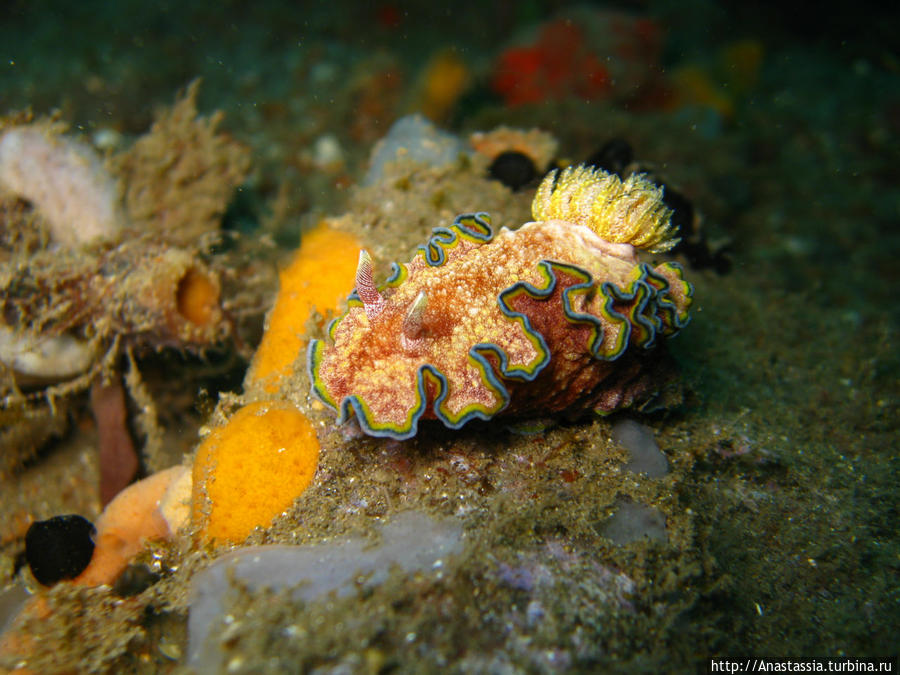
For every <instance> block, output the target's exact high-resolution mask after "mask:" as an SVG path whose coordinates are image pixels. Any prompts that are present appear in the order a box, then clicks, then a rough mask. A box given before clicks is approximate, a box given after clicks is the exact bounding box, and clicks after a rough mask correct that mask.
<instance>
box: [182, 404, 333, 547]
mask: <svg viewBox="0 0 900 675" xmlns="http://www.w3.org/2000/svg"><path fill="white" fill-rule="evenodd" d="M318 460H319V441H318V439H317V438H316V432H315V429H314V428H313V425H312V423H311V422H310V421H309V420H308V419H307V418H306V416H305V415H304V414H303V413H301V412H300V411H299V410H297V408H295V407H294V406H292V405H291V404H289V403H281V402H274V401H267V402H258V403H251V404H250V405H247V406H244V407H243V408H241V409H240V410H238V411H237V412H236V413H235V414H234V415H233V416H232V417H231V419H230V420H229V421H228V423H227V424H226V425H225V426H222V427H219V428H218V429H216V430H215V431H213V432H212V433H211V434H210V435H209V437H208V438H207V439H206V440H205V441H203V443H202V444H201V445H200V447H199V448H198V449H197V455H196V457H195V458H194V482H193V495H192V512H193V519H194V523H195V524H196V525H198V526H199V530H198V533H199V535H200V537H201V538H202V539H204V540H207V541H209V540H213V541H214V540H220V541H227V542H233V543H238V542H241V541H243V540H244V539H246V538H247V536H248V535H249V534H250V532H252V531H253V528H255V527H266V526H268V525H269V524H270V523H271V522H272V519H273V518H274V517H275V516H277V515H278V514H279V513H281V512H282V511H284V510H285V509H287V508H289V507H290V505H291V504H292V503H293V501H294V499H296V498H297V497H298V496H299V495H300V494H301V493H302V492H303V491H304V490H305V489H306V488H307V486H308V485H309V484H310V482H311V481H312V479H313V476H314V475H315V472H316V465H317V464H318Z"/></svg>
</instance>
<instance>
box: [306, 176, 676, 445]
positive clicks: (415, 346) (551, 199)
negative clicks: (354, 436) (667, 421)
mask: <svg viewBox="0 0 900 675" xmlns="http://www.w3.org/2000/svg"><path fill="white" fill-rule="evenodd" d="M532 214H533V217H534V219H535V222H530V223H527V224H525V225H523V226H522V227H520V228H519V229H517V230H514V231H513V230H508V229H506V228H502V229H501V230H500V232H499V233H498V234H497V235H496V236H494V235H493V232H492V230H491V227H490V219H489V217H488V215H487V214H485V213H476V214H466V215H461V216H458V217H457V218H456V220H455V221H454V222H453V224H452V225H451V226H450V227H438V228H435V229H434V231H433V233H432V236H431V238H430V240H429V241H428V242H427V243H426V244H425V245H423V246H420V247H419V248H418V250H417V251H416V255H415V256H414V257H413V259H412V261H410V262H409V263H406V264H397V263H394V264H393V272H392V274H391V276H390V278H389V279H388V280H387V281H386V282H385V283H384V284H383V285H382V286H380V287H376V286H375V284H374V282H373V278H372V275H373V268H372V260H371V258H370V257H369V255H368V254H367V253H366V252H365V251H362V252H361V253H360V257H359V266H358V270H357V275H356V289H355V291H354V292H353V293H351V295H350V297H349V298H348V309H347V312H346V313H345V314H344V315H343V316H342V317H340V318H338V319H336V320H335V321H334V322H332V324H331V325H330V326H329V329H328V339H327V340H325V341H321V340H313V341H311V342H310V345H309V350H308V364H309V371H310V381H311V383H312V390H313V393H314V394H315V395H316V396H317V397H318V398H319V399H321V400H322V401H323V402H324V403H325V404H326V405H328V406H329V407H331V408H332V409H334V410H335V411H336V412H337V413H338V415H339V421H340V422H344V421H346V420H348V419H350V418H353V417H355V418H356V420H357V421H358V422H359V425H360V427H361V428H362V430H363V431H365V432H366V433H367V434H369V435H372V436H387V437H390V438H395V439H400V440H402V439H406V438H410V437H412V436H414V435H415V434H416V432H417V431H418V426H419V421H420V420H423V419H439V420H441V421H442V422H443V423H444V424H445V425H446V426H447V427H450V428H452V429H458V428H460V427H462V426H463V425H464V424H466V422H468V421H470V420H472V419H475V418H478V419H482V420H487V419H490V418H492V417H494V416H502V417H505V418H509V419H513V420H515V419H519V420H523V419H524V420H527V419H529V418H536V417H547V416H548V415H552V414H555V413H564V414H566V415H568V416H574V415H577V414H580V413H583V412H586V411H588V410H594V411H596V412H598V413H601V414H603V413H608V412H611V411H613V410H616V409H619V408H623V407H627V406H628V405H631V404H633V403H635V402H636V399H637V398H639V397H640V396H641V395H644V394H646V393H647V392H648V391H649V389H651V388H652V381H653V376H654V373H653V366H654V364H655V363H656V362H657V359H655V358H653V355H654V354H655V353H656V352H657V351H658V350H657V346H658V344H659V342H660V341H661V340H660V338H662V337H667V336H671V335H673V334H675V333H676V332H678V331H679V330H680V329H681V328H682V327H683V326H685V324H686V323H687V322H688V318H689V317H688V310H689V308H690V305H691V295H692V287H691V285H690V284H689V283H687V282H686V281H685V280H684V278H683V274H682V270H681V267H680V266H679V265H677V264H676V263H671V262H665V263H663V264H661V265H659V266H657V267H651V266H650V265H648V264H646V263H643V262H640V260H639V259H638V256H637V249H639V248H640V249H643V250H646V251H649V252H663V251H666V250H668V249H670V248H672V247H673V246H674V245H675V244H676V243H677V242H678V238H677V232H676V230H675V229H674V228H673V226H672V225H671V223H670V215H671V212H670V210H669V209H668V208H667V207H666V206H665V204H664V203H663V200H662V189H661V188H659V187H657V186H656V185H654V184H653V183H651V182H650V181H648V180H647V179H646V178H644V177H643V176H639V175H636V176H631V177H629V178H628V179H627V180H625V181H622V180H620V179H619V178H618V176H616V175H614V174H607V173H605V172H603V171H600V170H593V169H590V168H588V167H584V166H576V167H570V168H567V169H566V170H564V171H563V172H562V173H561V174H560V173H558V172H554V173H552V174H549V175H548V176H547V177H545V178H544V181H543V182H542V183H541V185H540V187H539V188H538V190H537V193H536V195H535V198H534V202H533V203H532ZM326 342H327V343H328V344H326ZM648 383H649V384H648Z"/></svg>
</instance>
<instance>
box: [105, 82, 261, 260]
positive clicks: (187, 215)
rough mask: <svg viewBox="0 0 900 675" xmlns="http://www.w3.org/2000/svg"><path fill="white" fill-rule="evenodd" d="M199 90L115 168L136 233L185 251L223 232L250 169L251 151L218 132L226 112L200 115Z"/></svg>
mask: <svg viewBox="0 0 900 675" xmlns="http://www.w3.org/2000/svg"><path fill="white" fill-rule="evenodd" d="M199 85H200V80H199V79H197V80H194V81H193V82H192V83H191V84H189V85H188V87H187V89H186V90H185V91H184V93H183V94H182V95H181V96H179V97H178V98H177V99H176V101H175V105H174V106H173V107H172V108H171V109H167V110H164V111H163V112H161V113H160V114H159V116H158V117H157V119H156V121H155V122H154V123H153V126H152V127H151V129H150V132H149V133H147V134H145V135H144V136H142V137H141V138H139V139H138V140H137V142H136V143H135V144H134V145H133V146H132V147H131V148H129V149H128V150H126V151H125V152H124V153H122V154H120V155H118V156H117V157H114V158H113V162H112V163H113V168H114V171H115V173H117V174H118V175H119V176H121V178H122V179H123V182H124V184H125V185H126V188H125V194H124V201H125V207H126V209H127V211H128V215H129V218H130V221H131V225H132V226H133V227H134V229H135V230H136V231H140V232H158V233H160V234H163V235H164V236H165V237H166V239H167V240H169V241H170V242H172V243H174V244H178V245H182V246H186V245H189V244H192V243H194V242H196V240H197V238H198V237H201V236H202V235H204V234H207V233H210V232H215V231H217V230H218V229H219V225H220V223H221V220H222V214H223V213H224V212H225V207H226V206H227V204H228V200H229V199H230V197H231V195H232V193H233V192H234V190H235V188H236V187H237V186H238V185H240V184H241V183H242V182H243V180H244V178H245V177H246V175H247V172H248V171H249V169H250V153H249V150H248V148H246V147H245V146H243V145H241V144H240V143H238V142H237V141H235V140H234V139H232V138H231V137H230V136H228V135H227V134H224V133H221V132H219V131H218V126H219V123H220V122H221V121H222V118H223V113H222V111H221V110H217V111H216V112H214V113H213V114H212V115H210V116H208V117H203V116H200V115H198V114H197V89H198V87H199Z"/></svg>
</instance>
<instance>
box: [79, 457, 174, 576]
mask: <svg viewBox="0 0 900 675" xmlns="http://www.w3.org/2000/svg"><path fill="white" fill-rule="evenodd" d="M186 473H187V468H186V467H183V466H173V467H171V468H169V469H165V470H163V471H159V472H157V473H155V474H153V475H151V476H148V477H147V478H144V479H143V480H140V481H138V482H137V483H135V484H134V485H130V486H129V487H127V488H125V489H124V490H122V492H120V493H119V494H118V495H116V497H115V499H113V500H112V501H111V502H110V503H109V504H107V505H106V508H105V509H103V513H102V514H100V518H99V519H98V520H97V523H96V527H97V535H96V537H95V538H94V542H95V545H94V555H93V557H92V558H91V562H90V564H89V565H88V566H87V568H85V570H84V571H83V572H82V573H81V574H80V575H79V576H77V577H76V578H75V579H74V582H75V583H76V584H81V585H84V586H98V585H100V584H111V583H113V582H114V581H115V580H116V578H117V577H118V576H119V574H121V573H122V570H124V569H125V567H126V566H127V565H128V563H129V561H130V560H131V559H132V558H134V556H136V555H137V554H138V553H140V552H141V551H142V550H143V548H144V545H145V543H146V542H147V541H149V540H152V539H170V538H171V537H172V535H173V534H174V532H173V529H177V528H178V525H179V521H180V519H175V520H173V521H170V520H169V519H167V517H166V516H167V514H166V513H164V512H163V510H162V509H161V508H160V507H161V504H163V503H164V502H165V501H166V495H167V492H169V491H170V489H172V488H173V486H176V485H177V484H179V483H183V479H184V478H185V477H187V476H186Z"/></svg>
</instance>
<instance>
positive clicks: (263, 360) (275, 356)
mask: <svg viewBox="0 0 900 675" xmlns="http://www.w3.org/2000/svg"><path fill="white" fill-rule="evenodd" d="M360 248H362V245H361V243H360V242H359V240H357V239H356V237H354V236H353V235H350V234H347V233H346V232H340V231H338V230H335V229H333V228H332V227H330V226H329V225H328V223H327V221H322V222H321V223H319V224H318V225H316V227H314V228H313V229H312V230H310V231H309V232H307V233H306V234H305V235H304V236H303V240H302V243H301V245H300V249H299V250H298V251H297V253H296V255H295V256H294V260H293V261H292V262H291V264H290V265H289V266H288V268H287V269H285V270H284V271H283V272H282V273H281V275H280V282H281V288H280V290H279V292H278V298H277V299H276V300H275V306H274V307H273V308H272V311H271V312H270V313H269V317H268V322H267V326H266V332H265V334H264V335H263V338H262V342H261V343H260V345H259V349H258V350H257V352H256V356H255V357H254V359H253V363H252V364H251V366H250V371H249V373H248V375H247V380H248V383H249V384H253V383H257V382H261V383H262V384H263V388H264V389H265V391H267V392H269V393H274V392H276V391H278V386H279V380H280V378H282V377H286V376H289V375H291V373H292V370H291V365H292V364H293V363H294V361H295V360H296V358H297V357H298V356H299V355H300V353H301V352H302V351H303V350H304V348H305V347H306V340H305V339H304V333H305V332H306V322H307V320H308V319H309V316H310V314H311V313H312V311H313V309H317V310H319V312H320V313H322V314H325V312H327V311H328V310H332V311H336V310H337V309H338V306H339V304H340V302H341V301H342V300H343V299H344V298H345V297H347V294H349V293H350V291H352V290H353V284H354V281H355V278H356V260H357V257H358V254H359V249H360Z"/></svg>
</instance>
